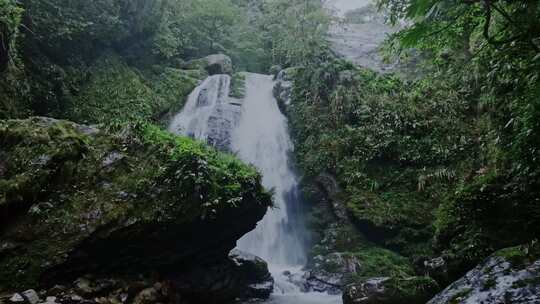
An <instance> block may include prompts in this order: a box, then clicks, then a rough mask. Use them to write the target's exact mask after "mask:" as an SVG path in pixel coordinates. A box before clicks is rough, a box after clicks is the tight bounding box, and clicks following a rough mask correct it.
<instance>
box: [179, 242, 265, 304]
mask: <svg viewBox="0 0 540 304" xmlns="http://www.w3.org/2000/svg"><path fill="white" fill-rule="evenodd" d="M186 278H188V279H186ZM170 281H171V283H172V284H174V290H176V291H178V292H179V293H180V294H182V295H184V296H185V298H186V299H188V300H189V301H191V302H194V303H217V302H220V301H223V302H227V301H232V300H234V299H242V300H247V299H254V298H256V299H266V298H268V297H269V296H270V294H271V293H272V291H273V286H274V280H273V278H272V276H271V275H270V272H269V271H268V266H267V263H266V262H264V261H263V260H262V259H261V258H259V257H256V256H254V255H252V254H248V253H244V252H241V251H238V250H233V251H232V252H231V254H230V255H229V258H228V259H227V260H225V261H223V263H222V264H221V265H215V266H214V267H212V268H211V269H209V270H207V271H204V270H202V269H200V268H192V269H191V272H190V273H188V275H187V277H185V276H184V277H179V276H178V277H173V278H171V280H170Z"/></svg>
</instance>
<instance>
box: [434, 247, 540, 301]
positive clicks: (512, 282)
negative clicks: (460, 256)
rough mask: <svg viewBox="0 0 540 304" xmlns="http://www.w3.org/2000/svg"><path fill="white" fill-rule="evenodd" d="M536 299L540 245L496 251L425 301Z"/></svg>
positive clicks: (539, 298)
mask: <svg viewBox="0 0 540 304" xmlns="http://www.w3.org/2000/svg"><path fill="white" fill-rule="evenodd" d="M461 303H485V304H495V303H540V246H539V245H538V244H537V243H536V242H533V243H531V244H528V245H525V246H517V247H511V248H506V249H503V250H500V251H497V252H496V253H494V254H493V255H491V256H490V257H489V258H487V259H486V260H485V261H484V262H483V263H481V264H480V265H478V266H477V267H476V268H474V269H473V270H471V271H469V272H468V273H467V274H466V275H465V276H464V277H462V278H461V279H459V280H457V281H456V282H454V283H452V284H451V285H450V286H448V287H447V288H446V289H445V290H443V291H442V292H441V293H439V294H438V295H437V296H435V297H434V298H433V299H432V300H431V301H429V303H428V304H461Z"/></svg>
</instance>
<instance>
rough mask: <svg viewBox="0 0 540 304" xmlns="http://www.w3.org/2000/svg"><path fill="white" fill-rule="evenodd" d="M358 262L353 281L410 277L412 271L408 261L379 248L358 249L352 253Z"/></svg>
mask: <svg viewBox="0 0 540 304" xmlns="http://www.w3.org/2000/svg"><path fill="white" fill-rule="evenodd" d="M352 254H353V256H354V257H355V258H356V259H357V260H358V262H359V264H360V265H361V266H360V269H359V272H358V273H356V274H355V275H354V277H355V280H360V279H362V278H373V277H381V276H399V277H404V276H411V275H414V271H413V269H412V266H411V264H410V262H409V260H408V259H407V258H405V257H403V256H400V255H398V254H396V253H395V252H392V251H390V250H387V249H383V248H380V247H370V246H368V247H364V248H359V249H357V251H355V252H353V253H352Z"/></svg>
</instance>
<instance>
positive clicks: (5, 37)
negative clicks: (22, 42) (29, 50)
mask: <svg viewBox="0 0 540 304" xmlns="http://www.w3.org/2000/svg"><path fill="white" fill-rule="evenodd" d="M22 14H23V9H22V8H21V7H20V6H19V4H18V2H17V1H15V0H1V1H0V72H3V71H4V70H5V69H6V67H7V65H8V64H9V62H10V61H11V62H13V61H14V58H15V57H16V54H17V50H16V45H15V43H16V40H17V35H18V34H19V25H20V23H21V19H22Z"/></svg>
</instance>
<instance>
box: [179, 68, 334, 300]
mask: <svg viewBox="0 0 540 304" xmlns="http://www.w3.org/2000/svg"><path fill="white" fill-rule="evenodd" d="M229 83H230V77H229V76H226V75H214V76H211V77H209V78H207V79H206V80H205V81H204V82H203V83H202V84H201V85H200V86H199V87H197V88H196V89H195V90H194V91H193V93H192V94H191V95H190V96H189V98H188V101H187V103H186V105H185V106H184V109H183V110H182V111H181V112H180V113H179V114H177V115H176V117H175V118H174V119H173V122H172V123H171V125H170V127H169V129H170V130H171V131H172V132H175V133H177V134H184V135H189V136H192V137H195V138H198V139H201V140H206V141H207V142H208V143H210V144H213V145H214V146H217V147H218V148H223V149H228V150H230V151H232V152H234V153H236V154H237V156H238V157H239V158H240V159H241V160H243V161H244V162H246V163H250V164H252V165H254V166H255V167H256V168H257V169H258V170H259V171H260V172H261V173H262V176H263V179H262V183H263V185H264V186H265V187H266V188H267V189H272V190H273V191H274V205H275V207H274V208H273V209H271V210H269V211H268V212H267V214H266V215H265V217H264V218H263V220H262V221H261V222H259V223H258V225H257V228H256V229H255V230H253V231H251V232H250V233H248V234H247V235H245V236H244V237H243V238H242V239H240V240H239V241H238V248H239V249H241V250H243V251H246V252H249V253H253V254H255V255H258V256H260V257H261V258H263V259H264V260H266V261H267V262H268V265H269V269H270V272H271V273H272V275H273V277H274V279H275V283H276V285H275V291H274V294H273V295H272V297H271V299H270V300H269V303H275V304H287V303H291V304H293V303H294V304H302V303H306V304H307V303H311V304H316V303H321V304H322V303H325V304H330V303H341V298H340V297H339V296H331V295H327V294H320V293H314V292H311V293H304V292H301V288H300V287H299V286H298V285H299V284H295V283H293V282H291V280H290V277H289V276H288V275H286V273H292V274H299V275H298V276H299V277H301V276H302V268H303V266H304V265H305V264H306V259H307V258H306V248H305V247H306V246H305V245H306V242H307V239H308V233H307V231H306V229H305V226H304V223H303V221H302V204H301V199H300V195H299V191H298V178H297V176H296V175H295V173H294V171H293V169H292V167H291V164H290V160H289V154H290V153H291V152H292V150H293V144H292V141H291V139H290V136H289V132H288V125H287V119H286V118H285V116H284V115H283V114H282V113H281V112H280V110H279V108H278V105H277V101H276V100H275V99H274V97H273V94H272V89H273V85H274V82H273V80H272V77H271V76H268V75H260V74H253V73H246V96H245V98H244V99H243V100H240V101H239V100H233V99H231V98H230V97H228V94H229ZM238 105H241V107H239V106H238Z"/></svg>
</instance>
